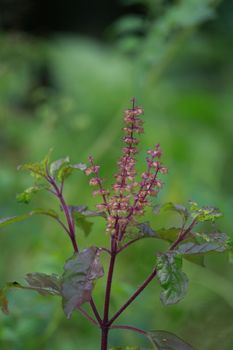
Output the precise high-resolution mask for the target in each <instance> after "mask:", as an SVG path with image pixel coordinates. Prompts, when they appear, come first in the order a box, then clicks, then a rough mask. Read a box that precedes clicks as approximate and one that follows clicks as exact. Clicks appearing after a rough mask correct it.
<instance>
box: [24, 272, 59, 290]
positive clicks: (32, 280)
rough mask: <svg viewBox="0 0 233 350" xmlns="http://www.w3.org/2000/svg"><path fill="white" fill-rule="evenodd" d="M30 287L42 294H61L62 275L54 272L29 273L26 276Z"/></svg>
mask: <svg viewBox="0 0 233 350" xmlns="http://www.w3.org/2000/svg"><path fill="white" fill-rule="evenodd" d="M25 279H26V281H27V283H28V284H29V286H30V287H32V288H33V289H34V290H36V291H37V292H38V293H40V294H41V295H60V294H61V281H60V277H59V276H57V275H55V274H52V275H47V274H45V273H39V272H35V273H28V274H27V275H26V277H25Z"/></svg>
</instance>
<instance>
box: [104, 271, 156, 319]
mask: <svg viewBox="0 0 233 350" xmlns="http://www.w3.org/2000/svg"><path fill="white" fill-rule="evenodd" d="M156 273H157V271H156V270H155V269H154V270H153V271H152V273H151V274H150V275H149V276H148V277H147V279H146V280H145V281H144V282H143V283H142V284H141V286H140V287H139V288H138V289H137V290H136V291H135V292H134V293H133V295H132V296H131V297H130V298H129V299H128V300H127V301H126V303H125V304H124V305H122V307H121V308H120V309H119V310H118V311H117V312H116V313H115V315H114V316H113V317H112V318H111V319H110V320H109V322H108V325H109V326H110V325H111V324H112V323H113V322H114V321H115V320H116V319H117V318H118V317H119V316H120V315H121V313H122V312H123V311H124V310H125V309H126V308H127V307H128V306H129V305H130V304H131V303H132V302H133V301H134V300H135V299H136V298H137V296H138V295H139V294H140V293H141V292H142V291H143V290H144V289H145V288H146V287H147V286H148V284H149V283H150V282H151V281H152V280H153V278H154V277H155V276H156Z"/></svg>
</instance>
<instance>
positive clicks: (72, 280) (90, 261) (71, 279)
mask: <svg viewBox="0 0 233 350" xmlns="http://www.w3.org/2000/svg"><path fill="white" fill-rule="evenodd" d="M99 254H100V251H99V249H98V248H96V247H90V248H88V249H85V250H84V251H82V252H80V253H75V254H74V255H73V257H72V258H71V259H69V260H68V261H67V262H66V264H65V266H64V274H63V276H62V297H63V308H64V312H65V314H66V316H67V318H70V316H71V314H72V312H73V311H74V309H75V308H76V307H79V306H81V305H82V304H83V303H85V302H88V301H90V299H91V295H92V291H93V288H94V283H95V281H96V280H97V279H98V278H100V277H102V276H103V273H104V272H103V267H102V265H101V263H100V259H99Z"/></svg>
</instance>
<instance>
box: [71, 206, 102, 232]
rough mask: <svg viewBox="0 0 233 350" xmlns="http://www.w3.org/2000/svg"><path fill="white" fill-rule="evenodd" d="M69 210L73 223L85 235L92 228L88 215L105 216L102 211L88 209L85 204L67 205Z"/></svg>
mask: <svg viewBox="0 0 233 350" xmlns="http://www.w3.org/2000/svg"><path fill="white" fill-rule="evenodd" d="M69 210H70V212H71V214H72V216H73V218H74V220H75V224H76V226H77V227H79V228H80V229H81V230H82V231H83V232H84V234H85V235H86V236H88V235H89V234H90V232H91V230H92V226H93V222H91V221H89V220H87V218H89V217H96V216H100V217H105V214H104V213H101V212H98V211H93V210H88V208H87V206H85V205H79V206H69Z"/></svg>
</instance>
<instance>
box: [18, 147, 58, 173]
mask: <svg viewBox="0 0 233 350" xmlns="http://www.w3.org/2000/svg"><path fill="white" fill-rule="evenodd" d="M51 152H52V150H51V149H50V150H49V152H48V154H47V155H46V156H45V158H44V159H43V160H42V161H41V162H36V163H26V164H22V165H19V166H18V167H17V169H18V170H26V171H29V172H30V173H31V175H32V176H33V177H34V178H35V179H36V180H40V179H41V178H44V177H46V176H47V166H48V163H49V159H50V155H51Z"/></svg>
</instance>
